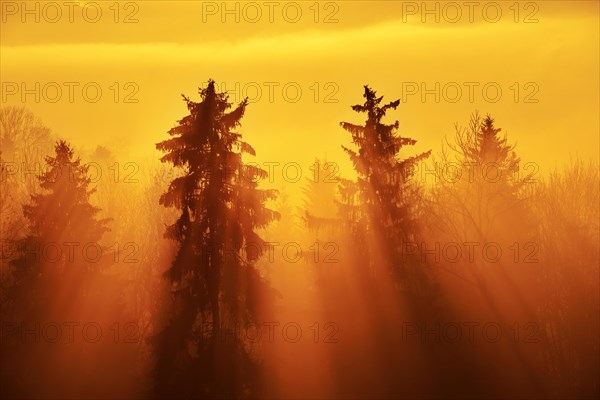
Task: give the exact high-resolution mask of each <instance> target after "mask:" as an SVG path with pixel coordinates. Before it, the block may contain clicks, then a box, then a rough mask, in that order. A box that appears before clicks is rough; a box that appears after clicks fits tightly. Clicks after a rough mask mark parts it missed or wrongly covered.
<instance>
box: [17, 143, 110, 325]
mask: <svg viewBox="0 0 600 400" xmlns="http://www.w3.org/2000/svg"><path fill="white" fill-rule="evenodd" d="M54 151H55V155H54V156H53V157H52V156H47V157H46V164H47V168H46V170H45V172H44V173H42V174H41V175H40V176H39V177H38V179H39V181H40V188H41V189H42V192H41V193H39V194H33V195H31V201H30V203H29V204H26V205H24V206H23V214H24V215H25V218H26V219H27V220H28V222H29V231H30V232H31V233H30V234H29V235H28V236H27V237H25V238H24V239H21V240H20V241H19V243H18V245H17V248H18V249H19V251H20V253H22V254H21V256H20V257H18V258H17V259H15V260H13V261H12V262H11V266H12V267H13V278H14V285H13V288H12V289H11V294H12V296H11V297H13V298H14V299H15V300H16V299H18V298H20V300H21V301H25V299H24V298H23V296H25V297H27V298H29V300H28V301H27V303H28V304H29V305H30V306H32V307H33V308H34V309H35V310H36V311H35V313H34V314H35V315H38V316H43V317H48V315H47V307H48V304H50V303H51V298H47V297H46V295H48V296H51V294H50V293H46V290H45V289H52V288H54V290H56V289H57V288H58V287H60V286H57V285H59V281H60V280H65V277H68V279H67V280H69V282H70V284H71V286H72V287H71V289H70V290H72V291H73V292H76V291H78V290H81V289H82V288H81V282H82V279H83V276H84V274H85V271H86V270H88V269H91V268H94V267H95V266H96V265H97V263H96V261H97V260H95V256H94V258H93V259H92V258H91V257H86V255H85V254H84V253H83V252H82V251H81V247H80V246H83V245H86V244H90V243H92V244H95V245H98V241H99V240H100V239H101V238H102V235H103V234H104V233H105V232H107V231H109V228H108V222H109V221H110V219H108V218H104V219H99V218H98V213H99V212H100V211H101V210H100V208H98V207H95V206H93V205H92V204H91V203H90V196H91V195H92V194H93V193H94V192H95V191H96V189H95V188H90V183H91V180H90V178H89V176H88V174H87V173H88V169H89V166H87V165H82V164H81V160H80V159H79V158H74V155H73V150H72V148H71V147H70V145H69V144H68V143H67V142H66V141H64V140H60V141H58V142H56V145H55V147H54ZM98 246H99V245H98ZM50 247H54V248H58V249H59V250H58V251H59V253H58V254H59V255H60V257H54V255H50V254H53V253H52V252H51V251H49V250H48V251H47V249H48V248H50ZM40 285H41V286H40ZM25 315H29V316H31V314H30V313H25Z"/></svg>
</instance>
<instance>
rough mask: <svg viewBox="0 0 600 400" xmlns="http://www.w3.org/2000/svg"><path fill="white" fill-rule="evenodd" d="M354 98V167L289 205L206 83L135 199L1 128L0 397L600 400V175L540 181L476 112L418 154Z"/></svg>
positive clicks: (570, 172)
mask: <svg viewBox="0 0 600 400" xmlns="http://www.w3.org/2000/svg"><path fill="white" fill-rule="evenodd" d="M356 89H357V91H356V105H352V106H351V107H352V110H353V111H354V112H355V113H354V118H353V119H352V120H350V121H343V122H340V123H339V126H335V125H334V126H331V130H330V132H329V133H328V134H329V135H332V136H335V137H336V138H339V143H340V146H341V148H342V149H343V151H344V152H345V154H346V155H347V157H348V159H349V160H350V162H351V165H352V166H353V170H352V171H343V170H340V169H339V168H338V165H337V164H336V163H334V162H331V161H328V160H327V158H326V157H322V155H321V154H315V155H314V164H313V165H312V166H311V173H310V174H307V177H305V178H303V179H302V181H301V182H300V183H297V184H300V185H302V191H301V193H302V195H301V196H302V198H301V199H293V198H291V197H290V194H289V192H288V191H289V187H288V186H286V185H285V184H283V185H281V184H277V185H274V184H271V183H270V181H269V180H268V177H269V175H268V172H267V170H266V169H264V168H261V167H259V166H257V163H255V162H253V160H254V159H255V158H257V156H259V155H260V148H256V149H255V148H254V147H253V146H252V144H251V143H248V142H246V141H245V140H244V137H245V135H244V134H243V133H244V116H245V115H246V114H247V113H251V112H252V106H251V105H250V104H249V103H248V101H247V100H244V101H242V102H241V103H239V104H234V103H233V102H231V101H230V99H229V97H228V95H227V93H221V92H219V91H218V89H217V87H216V85H215V82H214V81H213V80H209V81H208V82H207V83H206V84H204V86H203V87H202V88H199V89H198V93H197V94H195V95H194V96H189V97H188V96H187V95H183V102H182V104H181V109H180V110H181V114H180V115H174V116H173V121H174V125H173V128H172V129H170V130H169V131H168V132H165V133H164V140H162V141H160V142H159V143H155V144H152V143H140V144H139V145H145V146H147V147H148V148H149V149H150V150H157V151H158V152H159V153H160V156H159V158H158V159H156V160H150V161H148V162H147V164H146V165H142V166H141V169H142V170H143V171H144V172H145V173H140V174H137V175H136V176H135V183H136V184H135V185H124V184H123V181H127V180H132V181H133V179H134V178H133V175H132V174H127V171H128V170H129V169H131V171H133V170H137V168H140V166H139V165H132V164H131V163H130V164H127V165H123V164H122V163H121V164H119V162H118V161H119V160H118V159H117V157H115V156H114V154H113V151H114V149H111V148H109V147H103V146H98V147H97V148H96V149H95V150H93V151H87V150H85V149H79V148H78V147H77V146H76V144H74V143H69V142H68V141H66V140H65V139H64V138H61V137H59V136H57V135H56V134H55V133H54V132H52V130H51V129H50V128H49V127H46V126H45V125H44V124H43V122H42V121H40V120H39V118H37V117H35V116H34V115H33V114H32V113H31V112H30V111H28V110H27V109H25V108H19V107H3V108H1V109H0V128H1V132H0V143H1V148H0V149H1V153H0V159H1V167H2V171H1V173H2V176H1V178H2V179H1V180H0V185H1V188H0V189H1V191H0V200H1V202H0V221H1V224H0V228H1V230H0V234H1V238H2V258H1V259H0V289H1V295H0V302H1V303H0V311H1V321H0V322H1V324H2V325H1V337H0V341H1V342H0V345H1V346H0V353H1V360H2V363H1V364H0V387H1V392H2V397H3V398H42V397H43V398H77V399H82V398H90V399H91V398H181V399H192V398H193V399H198V398H227V399H230V398H309V397H312V398H477V399H479V398H555V399H564V398H597V396H598V394H599V392H600V387H599V384H598V376H600V348H599V342H598V337H600V320H599V315H600V313H599V302H600V298H599V293H600V288H599V286H598V276H599V273H600V271H599V260H600V254H599V250H600V238H599V230H600V227H599V220H600V214H599V208H600V207H599V201H598V200H599V187H600V186H599V183H600V180H599V169H598V163H597V162H591V161H586V160H582V159H577V158H575V159H572V160H571V161H570V163H569V164H568V165H566V166H563V167H560V168H555V169H554V170H553V171H552V172H551V173H550V174H547V175H543V174H541V173H539V172H538V171H537V170H536V169H530V168H529V166H531V165H530V164H526V163H525V162H524V161H522V160H521V158H520V156H519V148H518V147H517V146H516V145H515V143H516V142H517V140H518V134H519V133H518V132H515V133H514V134H513V133H512V132H514V131H513V130H511V129H510V128H511V127H505V126H503V123H502V121H501V120H497V119H495V118H494V116H493V115H489V114H485V113H479V112H477V111H476V110H473V114H472V115H464V116H457V120H459V121H462V122H460V123H457V124H456V125H454V126H453V125H452V124H453V122H455V121H448V128H449V129H448V132H449V134H447V135H443V134H442V135H440V134H439V133H431V135H432V136H435V137H438V136H439V142H440V147H439V148H437V149H428V148H423V146H421V145H420V141H419V140H420V139H421V138H419V137H409V136H405V135H404V134H400V132H403V129H402V122H401V121H397V120H396V119H395V117H394V116H395V112H396V111H397V109H398V108H399V107H402V104H401V103H400V101H399V100H393V99H392V100H391V101H390V99H388V98H387V97H384V96H383V94H382V93H379V92H377V91H376V90H375V88H372V87H370V86H368V85H367V86H363V87H362V89H361V88H360V86H357V88H356ZM359 89H360V90H359ZM361 95H362V98H361ZM386 95H393V93H390V94H386ZM482 111H485V110H482ZM506 131H510V132H511V133H510V135H508V134H506ZM540 151H542V150H540ZM257 153H258V154H257ZM99 165H102V166H113V165H114V166H116V167H115V168H114V170H111V171H112V172H114V174H112V175H110V176H107V175H104V177H103V178H102V179H97V178H98V176H97V171H95V167H97V166H99ZM119 171H120V173H121V175H118V179H117V174H116V173H117V172H119ZM123 172H125V173H123ZM425 178H427V179H425ZM294 200H296V201H294Z"/></svg>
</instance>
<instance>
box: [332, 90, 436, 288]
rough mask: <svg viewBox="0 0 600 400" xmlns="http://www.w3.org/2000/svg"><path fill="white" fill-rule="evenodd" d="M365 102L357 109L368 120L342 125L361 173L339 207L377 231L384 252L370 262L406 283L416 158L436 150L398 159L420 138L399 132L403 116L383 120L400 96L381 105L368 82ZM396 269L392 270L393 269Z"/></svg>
mask: <svg viewBox="0 0 600 400" xmlns="http://www.w3.org/2000/svg"><path fill="white" fill-rule="evenodd" d="M363 97H364V98H365V103H364V104H358V105H354V106H352V109H353V110H354V111H356V112H358V113H366V114H367V120H366V121H365V124H364V125H355V124H352V123H349V122H341V123H340V125H341V127H342V128H344V129H345V130H346V131H348V132H349V133H350V134H351V135H352V142H353V143H354V144H355V145H356V147H357V150H352V149H350V148H348V147H345V146H342V148H343V149H344V151H346V153H348V155H349V156H350V160H351V161H352V164H353V165H354V169H355V170H356V173H357V175H358V179H357V181H356V182H352V181H348V180H342V181H341V185H340V194H341V197H342V201H341V205H340V211H341V214H342V216H343V217H344V218H345V219H346V220H347V221H350V222H351V225H353V226H354V230H355V232H356V233H357V234H358V235H359V236H361V235H365V234H366V233H367V232H370V233H369V234H370V235H374V237H375V238H376V240H377V242H379V243H380V245H381V247H382V248H381V249H379V251H378V253H382V254H383V255H384V256H383V257H381V258H380V259H378V260H377V261H375V258H374V257H370V256H369V255H367V254H363V257H366V265H369V266H370V267H371V268H372V269H376V270H381V271H383V272H384V273H392V272H393V273H397V274H399V275H398V276H400V277H401V278H402V279H403V280H405V281H406V282H405V284H406V285H407V286H412V285H414V284H415V282H407V278H408V276H407V274H405V273H404V272H405V271H404V270H403V266H402V264H403V262H402V257H401V254H400V252H401V241H402V240H409V241H411V240H414V235H415V233H416V230H417V224H416V223H415V219H414V216H413V209H414V207H415V205H416V203H417V199H418V190H417V187H416V186H415V185H414V184H413V182H412V181H411V177H412V176H413V175H414V171H415V167H416V165H417V163H419V162H420V161H422V160H424V159H425V158H427V157H428V156H429V155H430V154H431V151H427V152H424V153H420V154H418V155H416V156H413V157H408V158H405V159H399V153H400V151H401V150H402V148H403V147H405V146H413V145H415V144H416V142H417V141H416V140H414V139H411V138H408V137H402V136H399V135H398V134H397V130H398V127H399V123H398V121H395V122H394V123H392V124H385V123H383V122H382V119H383V117H384V116H385V115H386V113H387V111H389V110H390V109H392V110H395V109H396V108H397V107H398V105H399V104H400V100H396V101H392V102H390V103H388V104H385V105H383V106H381V105H380V104H381V102H382V100H383V96H381V97H377V94H376V92H375V91H374V90H373V89H371V88H370V87H369V86H365V87H364V95H363ZM392 268H393V271H392Z"/></svg>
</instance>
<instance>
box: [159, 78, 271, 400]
mask: <svg viewBox="0 0 600 400" xmlns="http://www.w3.org/2000/svg"><path fill="white" fill-rule="evenodd" d="M199 94H200V97H201V101H200V102H194V101H192V100H191V99H189V98H188V97H186V96H183V99H184V101H185V102H186V105H187V108H188V111H189V115H187V116H186V117H184V118H182V119H181V120H180V121H179V123H178V125H177V126H176V127H174V128H172V129H171V130H170V131H169V135H171V138H170V139H167V140H165V141H163V142H160V143H158V144H157V145H156V147H157V149H159V150H160V151H162V152H164V153H166V154H165V155H164V156H163V157H162V158H161V161H162V162H166V163H171V164H173V166H175V167H176V168H179V169H181V171H182V175H181V176H180V177H178V178H175V179H174V180H173V181H172V182H171V183H170V185H169V188H168V190H167V191H166V192H165V193H164V194H163V195H162V196H161V198H160V204H162V205H164V206H165V207H176V208H177V209H178V210H180V212H181V214H180V216H179V218H178V219H177V221H176V222H175V223H173V224H172V225H170V226H168V227H167V230H166V233H165V236H166V237H168V238H170V239H172V240H175V241H177V242H178V243H179V250H178V252H177V255H176V256H175V259H174V260H173V263H172V265H171V267H170V268H169V269H168V270H167V271H166V273H165V275H166V277H167V278H168V279H169V280H170V282H171V283H172V285H171V288H172V294H173V298H174V301H175V305H174V311H173V315H172V317H171V319H170V321H169V322H168V323H167V326H166V327H165V329H164V330H162V332H160V333H159V334H158V335H157V336H156V337H155V344H156V353H157V354H156V355H157V357H156V362H157V365H156V374H157V375H156V379H157V381H156V383H157V384H156V394H157V395H158V396H175V398H191V397H194V398H198V397H201V398H204V397H210V398H214V397H226V398H234V397H246V396H248V395H250V393H252V391H253V386H254V387H255V384H256V379H257V377H256V376H255V375H256V368H255V363H254V360H253V355H252V354H251V353H250V352H249V351H248V349H247V348H246V346H247V343H244V342H243V341H242V340H240V339H239V338H235V337H232V335H231V333H232V332H233V331H235V329H236V327H239V326H240V325H241V326H242V327H243V326H244V325H243V324H244V323H250V322H252V321H254V320H255V318H256V317H257V313H258V302H259V301H261V297H264V296H268V295H270V294H272V291H271V289H270V288H269V286H268V285H267V284H266V283H265V281H264V280H263V279H262V278H261V276H260V274H259V272H258V271H257V269H256V267H255V265H254V261H255V260H256V259H257V258H258V257H259V256H260V254H261V253H262V251H263V249H265V248H266V247H265V245H266V244H265V243H264V242H263V240H262V239H261V238H260V237H259V236H258V235H257V234H256V232H255V230H256V229H258V228H262V227H265V226H266V225H267V224H269V223H270V222H271V221H272V220H274V219H276V218H278V214H277V213H276V212H274V211H271V210H269V209H268V208H266V207H265V202H266V201H267V200H269V199H274V198H275V197H276V192H275V191H272V190H261V189H258V188H257V185H258V182H259V181H260V180H261V179H263V178H265V177H266V176H267V173H266V171H264V170H262V169H260V168H258V167H256V166H252V165H249V164H246V163H244V161H243V160H242V155H243V154H244V153H245V154H249V155H255V151H254V149H253V148H252V147H251V146H250V145H249V144H248V143H246V142H243V141H242V140H241V137H242V135H241V134H240V133H236V132H235V131H234V129H236V128H237V127H239V126H240V120H241V118H242V117H243V116H244V113H245V110H246V106H247V104H248V102H247V100H244V101H243V102H241V103H240V104H239V105H238V106H237V107H236V108H235V109H233V110H231V111H229V112H227V110H228V109H230V108H231V106H232V105H231V103H229V102H228V96H227V95H226V93H218V92H217V91H216V90H215V82H214V81H213V80H209V81H208V85H207V87H206V88H204V89H200V90H199Z"/></svg>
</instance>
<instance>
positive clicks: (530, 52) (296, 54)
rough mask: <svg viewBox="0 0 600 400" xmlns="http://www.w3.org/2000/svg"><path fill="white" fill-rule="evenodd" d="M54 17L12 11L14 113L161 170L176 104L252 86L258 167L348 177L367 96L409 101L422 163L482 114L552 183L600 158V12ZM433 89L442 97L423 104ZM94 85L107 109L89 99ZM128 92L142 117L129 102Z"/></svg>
mask: <svg viewBox="0 0 600 400" xmlns="http://www.w3.org/2000/svg"><path fill="white" fill-rule="evenodd" d="M35 3H39V4H38V6H36V5H35ZM49 3H52V2H49ZM49 3H48V2H41V3H40V2H31V3H27V4H28V6H27V7H30V8H29V13H27V12H24V11H27V10H23V9H22V7H23V5H22V3H21V2H9V1H3V2H1V6H2V24H1V29H2V32H1V37H2V39H1V63H0V64H1V65H0V66H1V75H2V76H1V81H2V85H3V86H2V89H3V90H2V92H3V93H2V105H22V104H24V105H25V106H26V107H28V108H29V109H30V110H32V111H33V112H34V113H35V114H37V115H39V116H40V117H41V118H42V119H43V121H44V122H45V123H46V124H47V125H48V126H49V127H51V128H52V129H53V131H54V132H56V133H57V134H59V135H60V136H62V137H65V138H67V139H69V140H71V141H73V142H74V143H75V145H76V146H77V147H79V148H84V149H89V150H92V149H93V148H94V147H95V146H96V145H97V144H101V145H105V146H108V147H110V148H111V149H113V150H114V151H115V153H117V154H118V156H119V157H120V158H121V159H126V158H136V157H140V156H144V157H149V158H155V156H156V153H155V150H154V143H156V142H158V141H160V140H162V139H164V138H165V136H166V131H167V130H168V129H169V128H171V127H172V126H173V125H174V123H175V120H176V119H178V118H180V117H182V116H183V115H184V114H185V112H186V110H185V107H184V103H183V102H182V101H181V97H180V94H181V93H185V94H187V95H190V96H192V97H194V96H196V88H197V87H198V86H199V85H202V84H204V83H205V82H206V80H207V79H209V78H213V79H215V80H216V82H217V83H218V84H223V83H224V84H225V88H227V89H228V90H230V89H234V88H236V85H238V87H239V88H240V91H239V92H242V89H243V88H244V87H245V88H246V90H245V92H243V93H237V94H236V93H233V96H232V99H233V100H238V101H239V100H241V97H242V95H243V94H244V93H245V94H247V95H248V96H250V97H255V96H256V94H257V93H258V92H257V91H256V90H257V88H258V90H260V93H261V98H260V99H258V100H256V101H253V102H251V105H250V107H249V108H248V109H247V115H246V117H245V118H244V121H243V127H242V128H243V129H242V132H243V133H244V134H245V135H246V140H247V141H249V142H250V143H252V144H253V146H254V147H255V149H256V150H257V153H258V160H259V161H266V160H268V161H280V162H282V163H284V162H290V161H294V162H298V163H300V164H302V165H309V164H310V163H311V161H312V160H313V159H314V157H325V156H327V158H328V159H330V160H334V161H336V162H339V163H340V164H341V166H342V170H344V169H345V167H348V166H349V164H348V161H347V159H346V156H345V154H344V153H343V151H342V150H341V148H340V144H341V143H349V136H348V135H347V134H346V133H345V132H344V131H343V130H342V129H341V128H340V127H339V125H338V123H339V122H340V121H342V120H346V121H352V122H356V123H359V122H362V121H361V119H362V117H360V116H358V115H357V114H356V113H354V112H353V111H352V110H351V109H350V105H352V104H356V103H359V102H362V98H361V95H362V85H364V84H369V85H371V86H372V87H374V88H375V89H376V90H378V92H379V94H383V95H385V96H386V98H387V99H389V100H394V99H396V98H400V99H401V100H402V101H401V105H400V107H399V108H398V110H396V111H395V112H392V113H391V114H390V118H389V120H392V118H393V119H398V120H399V121H400V133H401V134H403V135H407V136H410V137H413V138H415V139H417V140H418V143H417V146H416V148H415V151H424V150H428V149H433V151H434V153H435V152H436V151H439V150H440V145H441V142H442V140H443V138H444V135H446V134H451V133H452V132H453V131H454V127H453V126H454V124H455V123H456V122H458V123H462V124H464V123H466V122H467V120H468V117H469V114H470V113H471V112H473V111H475V110H479V111H480V112H482V113H491V114H492V115H493V116H494V117H495V119H496V121H497V125H498V126H500V127H502V128H503V129H504V131H505V132H507V133H508V134H509V140H510V141H511V142H513V143H514V142H517V143H518V146H517V151H518V154H519V155H520V156H521V157H522V159H523V160H526V161H532V162H536V163H539V164H540V165H541V167H542V170H544V169H549V168H553V167H554V165H555V164H558V165H560V164H562V163H563V162H567V161H568V160H569V158H570V157H573V156H581V157H582V158H584V159H594V160H597V159H598V149H599V132H600V130H599V118H600V117H599V111H598V110H599V108H600V107H599V97H598V88H599V74H598V71H599V27H598V12H599V11H598V2H596V1H584V2H572V1H564V2H561V1H550V2H520V3H517V6H515V3H514V2H476V4H475V5H474V6H473V7H474V8H473V9H472V10H470V9H469V8H468V6H465V5H464V4H465V2H456V3H453V4H458V5H459V8H458V9H459V11H460V13H461V15H460V18H458V14H456V12H457V9H455V8H452V7H449V6H448V5H447V3H436V2H429V3H427V4H428V6H427V7H430V11H431V10H433V11H432V12H433V13H432V12H430V13H427V12H426V11H427V10H425V9H421V7H422V4H424V3H422V2H394V1H383V2H372V1H340V2H319V3H315V2H287V3H286V2H275V3H273V4H271V3H269V2H238V3H236V2H229V3H227V5H226V7H229V8H228V10H229V13H227V12H224V10H223V9H221V7H222V4H224V3H222V2H193V1H183V2H162V1H141V2H119V3H115V2H95V3H94V2H75V3H72V4H73V5H69V6H61V7H58V9H59V10H60V13H61V16H60V18H58V17H57V16H58V14H57V13H58V12H59V11H57V7H56V4H59V5H60V4H63V3H62V2H58V3H53V4H49ZM467 3H468V2H467ZM70 4H71V3H70ZM115 4H116V5H115ZM236 4H237V5H236ZM270 4H271V5H270ZM436 4H437V6H436ZM36 7H38V8H36ZM236 7H237V8H236ZM435 7H438V10H439V16H438V15H436V14H435V10H436V9H435ZM498 9H500V10H501V15H500V16H499V18H498V21H497V22H493V20H494V18H496V17H495V12H496V11H497V10H498ZM98 10H100V12H101V14H100V16H98V17H97V15H98V14H95V13H96V12H97V11H98ZM257 10H260V13H261V15H260V16H259V15H258V14H257V12H258V11H257ZM284 10H285V12H284ZM298 10H300V11H299V13H300V14H297V13H296V12H297V11H298ZM483 10H485V13H484V11H483ZM225 11H226V10H225ZM317 11H318V12H317ZM517 11H518V13H517ZM295 13H296V14H295ZM496 15H497V14H496ZM436 17H437V18H439V22H436ZM36 18H38V19H39V22H36ZM70 18H71V19H72V22H71V21H70V20H69V19H70ZM236 18H239V22H236ZM54 19H57V22H53V20H54ZM94 19H98V21H97V22H92V21H93V20H94ZM115 19H116V20H117V21H118V22H115ZM295 19H297V21H296V22H294V20H295ZM422 19H425V22H424V23H423V22H422ZM471 19H472V22H471ZM515 19H516V20H517V22H515ZM125 20H128V21H129V22H130V23H125V22H124V21H125ZM223 20H224V22H223ZM254 20H256V21H257V22H253V21H254ZM271 20H272V21H271ZM315 20H316V22H315ZM454 20H456V21H457V22H453V21H454ZM136 21H137V22H136ZM325 21H328V23H326V22H325ZM525 21H527V22H525ZM536 21H537V22H536ZM465 82H466V83H465ZM36 83H38V84H39V90H38V94H39V95H40V97H41V98H40V99H39V102H36V98H35V96H36V95H35V94H28V95H25V98H23V96H22V95H23V93H22V92H21V89H22V85H25V88H29V89H33V90H34V91H35V88H36V86H35V85H36ZM115 83H117V86H114V84H115ZM436 84H437V85H439V86H438V89H436ZM48 85H49V86H48ZM69 85H71V86H69ZM85 85H88V86H85ZM127 85H128V86H127ZM422 85H425V88H428V89H430V90H431V89H432V90H433V91H432V92H431V93H430V94H427V95H426V96H425V101H423V99H422V98H421V95H422V90H421V89H422V88H423V86H422ZM55 86H59V87H60V88H61V91H62V93H61V94H60V95H57V94H56V93H57V92H55V90H56V87H55ZM84 86H85V87H86V88H87V89H86V90H89V93H88V95H89V96H95V94H94V93H95V92H94V91H95V88H96V87H100V88H101V90H102V97H101V98H99V100H98V101H97V102H95V103H93V102H90V101H86V99H85V95H84V93H83V90H82V88H83V87H84ZM44 87H45V88H46V96H44V93H43V92H44ZM69 87H72V88H73V99H72V101H71V99H69ZM117 87H118V88H119V92H118V93H117V91H116V88H117ZM484 87H485V88H487V89H486V90H487V93H484V90H483V88H484ZM15 88H17V89H16V92H15ZM284 88H285V90H286V91H287V92H285V93H284ZM298 88H300V90H301V91H302V94H301V95H300V96H299V97H298V98H297V101H295V96H296V90H297V89H298ZM317 88H318V92H317ZM415 88H416V90H417V92H416V93H414V94H413V93H412V92H410V91H411V90H413V91H414V90H415ZM457 88H458V89H460V90H461V93H460V95H458V92H456V90H457ZM470 88H471V89H472V90H473V92H472V94H473V98H472V99H470V98H469V97H470V96H469V95H470V93H469V91H470ZM496 88H500V89H501V90H502V95H501V97H500V98H498V100H497V101H494V97H495V96H496V95H495V90H496ZM517 88H518V93H517ZM270 90H272V92H270ZM436 92H437V95H439V96H440V99H439V102H436V98H435V97H436ZM128 94H132V96H131V97H130V99H133V100H137V103H125V102H124V100H125V99H126V95H128ZM115 95H116V96H117V102H116V103H115V98H114V97H115ZM486 95H487V96H488V97H487V98H486ZM56 96H58V98H57V97H56ZM286 96H287V100H286ZM315 96H316V98H315ZM457 96H458V97H457ZM515 97H516V98H515ZM54 100H56V102H55V103H52V102H51V101H54ZM515 100H516V101H515ZM530 100H533V101H536V102H526V101H530Z"/></svg>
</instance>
